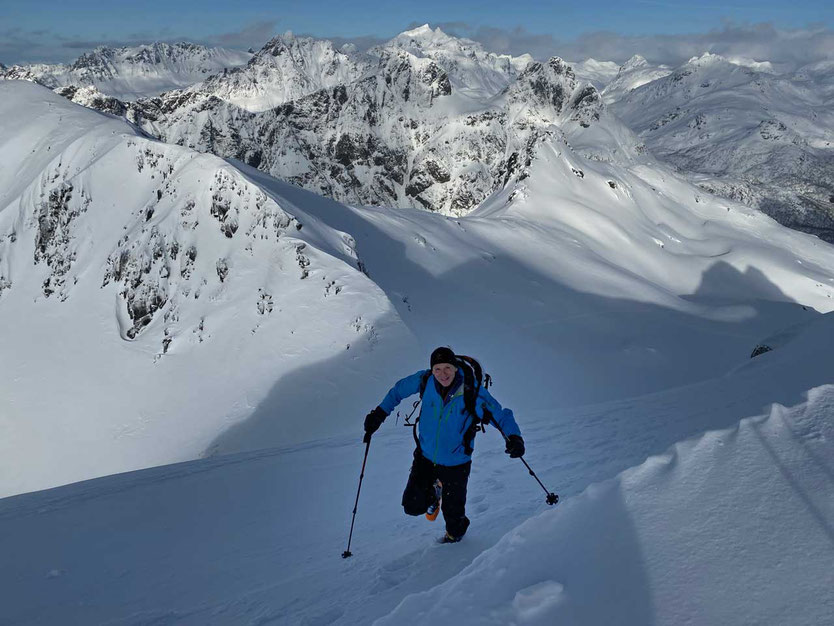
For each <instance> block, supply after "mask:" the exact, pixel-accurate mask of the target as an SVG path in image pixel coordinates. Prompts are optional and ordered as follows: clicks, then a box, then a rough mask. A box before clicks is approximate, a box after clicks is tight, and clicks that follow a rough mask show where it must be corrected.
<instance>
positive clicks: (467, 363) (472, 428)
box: [404, 354, 492, 456]
mask: <svg viewBox="0 0 834 626" xmlns="http://www.w3.org/2000/svg"><path fill="white" fill-rule="evenodd" d="M455 361H456V362H455V363H453V365H456V366H458V367H460V369H461V370H462V371H463V406H464V407H465V409H466V412H467V413H469V415H471V416H472V422H471V423H470V424H469V427H468V428H467V429H466V431H465V432H464V433H463V450H464V452H465V453H466V455H467V456H469V455H471V454H472V443H473V442H474V440H475V435H476V433H477V432H478V431H479V430H480V431H481V432H484V431H486V429H485V428H484V424H487V423H489V422H490V420H492V413H490V412H489V411H488V410H486V409H484V417H483V420H481V418H479V417H478V414H477V413H476V411H475V404H476V402H477V400H478V393H479V392H480V391H481V387H483V388H484V389H489V386H490V385H491V384H492V378H491V377H490V375H489V374H484V370H483V368H482V367H481V364H480V363H478V361H476V360H475V359H473V358H472V357H471V356H466V355H464V354H456V355H455ZM431 377H432V373H431V370H429V371H427V372H426V373H425V374H423V377H422V378H421V379H420V400H418V401H417V402H415V403H414V410H416V409H417V406H418V405H419V404H420V403H421V402H422V401H423V394H424V393H425V392H426V387H427V386H428V384H429V379H431ZM414 410H412V411H411V415H413V414H414ZM411 415H409V416H408V417H407V418H406V419H405V424H404V425H405V426H412V427H413V428H414V430H413V435H414V442H415V443H416V444H417V449H418V450H419V449H420V440H419V438H418V437H417V422H419V421H420V416H419V415H418V416H417V418H416V419H415V420H414V422H409V421H408V418H409V417H411Z"/></svg>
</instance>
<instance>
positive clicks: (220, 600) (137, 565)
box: [0, 315, 834, 626]
mask: <svg viewBox="0 0 834 626" xmlns="http://www.w3.org/2000/svg"><path fill="white" fill-rule="evenodd" d="M832 321H833V320H832V316H831V315H826V316H823V317H820V318H818V319H817V320H815V321H814V322H813V323H810V324H807V325H805V326H804V327H803V328H802V329H799V330H798V331H797V332H796V333H795V334H794V338H793V340H791V341H789V342H787V343H786V344H784V345H783V346H781V347H780V348H778V349H776V350H774V351H772V352H770V353H767V354H765V355H762V356H760V357H757V358H756V359H753V360H752V361H749V362H748V363H746V364H745V365H744V366H743V367H741V368H739V369H737V370H735V371H734V372H732V373H730V374H728V375H726V376H722V377H719V378H715V379H712V380H709V381H704V382H702V383H699V384H697V385H693V386H688V387H683V388H680V389H675V390H671V391H669V392H664V393H658V394H652V395H650V396H645V397H641V398H631V399H628V400H623V401H617V402H612V403H608V404H604V405H598V406H594V407H586V408H585V409H584V410H583V411H580V412H577V411H573V410H562V411H559V410H557V411H553V410H550V411H543V412H539V413H536V414H525V415H524V416H520V420H521V424H522V428H523V429H524V433H525V437H526V439H527V442H528V454H527V460H528V461H529V462H530V463H531V464H532V465H533V467H534V469H536V471H537V472H538V473H539V475H540V476H541V478H542V480H544V481H545V484H547V485H548V486H549V487H550V488H553V489H555V490H557V491H558V492H559V493H560V494H561V495H562V502H561V503H560V504H559V505H558V506H556V507H555V508H553V509H549V508H548V507H547V506H546V505H545V504H544V502H543V499H544V494H543V492H542V491H541V490H540V489H539V487H538V485H536V484H535V483H534V482H533V481H532V480H531V479H530V477H529V476H528V475H527V473H526V471H525V470H524V469H523V467H522V466H521V465H520V464H518V463H517V462H512V461H510V460H508V459H507V457H506V456H505V455H504V454H503V453H502V451H501V447H499V445H498V441H497V440H498V437H497V435H495V434H494V433H492V432H490V433H489V434H487V435H479V439H478V442H479V443H478V444H477V449H476V453H475V459H474V462H473V474H472V478H471V481H470V494H469V513H470V516H471V517H472V518H473V524H472V527H471V529H470V532H469V533H468V534H467V537H466V538H465V540H464V541H463V542H461V543H460V544H456V545H453V546H439V545H436V544H434V543H433V536H436V535H437V534H438V533H439V532H440V530H439V528H438V525H437V524H431V523H428V522H426V521H425V519H423V518H407V517H405V516H404V515H403V514H402V512H401V509H400V507H399V492H400V490H401V489H402V486H403V484H404V482H405V477H406V474H407V468H408V463H409V456H410V452H411V447H412V443H411V439H410V434H409V433H408V431H404V429H401V428H396V427H394V426H393V425H391V424H387V423H386V424H385V425H384V426H383V428H382V429H381V430H380V431H379V433H378V434H377V435H375V437H374V439H373V442H372V445H371V448H370V455H369V460H368V467H367V472H366V476H365V480H364V484H363V490H362V493H361V498H360V502H359V508H358V514H357V521H356V530H355V534H354V537H353V543H352V546H351V548H352V551H353V553H354V556H353V557H351V558H350V559H348V560H342V559H341V558H340V554H341V552H342V550H344V547H345V543H346V539H347V530H348V526H349V523H350V511H351V510H352V507H353V502H354V497H355V493H356V492H355V489H356V484H357V480H358V473H359V467H360V465H361V462H362V451H363V446H362V445H361V443H360V441H359V433H357V434H356V436H355V437H350V438H343V437H339V438H330V439H323V440H319V441H316V442H311V443H309V444H306V445H303V446H293V447H284V448H275V449H271V450H263V451H260V452H256V453H246V454H240V455H236V456H230V457H221V458H217V459H210V460H202V461H195V462H191V463H186V464H180V465H174V466H168V467H162V468H154V469H150V470H145V471H142V472H136V473H131V474H125V475H120V476H112V477H107V478H102V479H98V480H95V481H89V482H85V483H79V484H76V485H70V486H67V487H62V488H58V489H53V490H49V491H44V492H40V493H33V494H26V495H22V496H16V497H12V498H6V499H3V500H0V529H1V530H2V532H0V548H2V551H3V554H4V555H5V558H6V561H7V563H10V564H11V567H6V568H3V569H2V570H0V583H2V586H3V589H4V591H5V592H6V594H7V595H6V598H7V600H6V601H5V602H4V603H3V606H2V609H0V621H3V623H6V622H8V623H14V624H65V623H108V624H148V623H178V624H228V623H235V624H263V623H292V624H369V623H379V624H403V623H417V622H419V621H422V620H424V619H431V621H432V623H436V624H441V625H444V626H445V625H446V624H450V625H451V624H467V625H468V624H473V625H474V624H506V623H517V624H551V623H555V622H557V621H558V622H560V623H561V622H565V623H580V624H587V623H609V622H614V623H618V624H634V625H643V624H647V623H658V624H667V623H691V624H714V623H757V624H785V623H791V624H797V625H804V624H822V623H828V622H830V621H831V619H832V617H834V595H833V594H832V588H834V586H832V583H834V579H832V570H831V568H830V563H831V559H832V557H834V536H833V535H834V532H833V531H832V529H834V510H833V509H832V503H834V448H832V441H834V432H832V424H831V420H830V419H829V418H830V414H831V411H832V410H834V387H832V386H831V385H825V384H824V381H825V380H826V379H827V378H828V376H827V372H830V371H831V368H832V366H834V362H833V361H832V354H834V324H832ZM820 385H823V386H820ZM806 389H807V390H808V391H807V392H806ZM769 402H780V403H781V404H783V405H784V408H783V407H781V406H774V407H773V408H767V404H768V403H769ZM762 412H764V413H763V414H762ZM759 414H762V415H761V417H754V418H751V419H742V418H744V417H745V416H752V415H759ZM357 426H358V425H357ZM676 442H680V443H676ZM670 446H671V447H670ZM646 457H649V458H648V459H647V458H646ZM630 467H631V468H632V469H628V468H630ZM623 470H627V471H625V472H623ZM620 472H623V473H620ZM618 474H619V475H618ZM609 478H610V479H611V480H606V479H609ZM596 481H604V482H601V483H598V484H591V483H595V482H596Z"/></svg>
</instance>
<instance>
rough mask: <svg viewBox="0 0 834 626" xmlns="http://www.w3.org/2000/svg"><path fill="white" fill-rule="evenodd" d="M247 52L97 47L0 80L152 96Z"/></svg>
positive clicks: (186, 46) (15, 69)
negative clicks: (63, 61)
mask: <svg viewBox="0 0 834 626" xmlns="http://www.w3.org/2000/svg"><path fill="white" fill-rule="evenodd" d="M251 56H252V54H251V53H248V52H240V51H237V50H228V49H225V48H207V47H206V46H201V45H198V44H193V43H185V42H183V43H175V44H167V43H159V42H157V43H153V44H148V45H141V46H130V47H123V48H108V47H104V46H102V47H99V48H96V49H95V50H93V51H92V52H88V53H86V54H83V55H81V56H80V57H79V58H78V59H76V60H75V61H74V62H72V63H70V64H69V65H62V64H58V65H48V64H33V65H12V66H11V67H4V68H0V78H7V79H11V80H16V79H20V80H31V81H33V82H37V83H39V84H41V85H44V86H45V87H49V88H50V89H58V88H62V87H77V88H84V87H87V88H90V87H93V88H95V89H97V90H98V91H100V92H101V93H102V94H104V95H106V96H110V97H112V98H117V99H119V100H135V99H137V98H143V97H149V96H155V95H157V94H160V93H162V92H165V91H170V90H171V89H178V88H182V87H187V86H189V85H193V84H194V83H196V82H199V81H202V80H205V79H206V78H208V77H210V76H212V75H214V74H216V73H217V72H222V71H223V70H225V69H229V68H234V67H238V66H240V65H244V64H246V62H247V61H248V60H249V58H250V57H251Z"/></svg>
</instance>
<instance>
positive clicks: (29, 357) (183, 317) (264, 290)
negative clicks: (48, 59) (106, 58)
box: [0, 81, 414, 495]
mask: <svg viewBox="0 0 834 626" xmlns="http://www.w3.org/2000/svg"><path fill="white" fill-rule="evenodd" d="M0 120H2V122H0V124H2V125H0V154H2V161H0V327H2V328H3V329H4V330H3V332H2V333H0V352H2V354H3V358H2V360H0V395H2V397H3V410H2V411H0V430H2V432H3V436H2V437H0V459H2V460H0V466H1V467H2V471H0V476H2V479H0V494H3V495H8V494H10V493H19V492H22V491H29V490H34V489H39V488H44V487H48V486H53V485H55V484H61V483H66V482H72V481H76V480H81V479H84V478H90V477H93V476H100V475H103V474H108V473H115V472H118V471H126V470H129V469H136V468H140V467H148V466H151V465H158V464H162V463H170V462H173V461H178V460H186V459H193V458H196V457H198V456H199V455H200V454H201V453H202V452H204V451H205V450H206V448H208V447H209V445H210V444H211V442H212V441H213V439H214V438H215V437H216V436H217V435H218V434H219V433H220V432H222V431H224V430H225V429H226V428H228V427H229V426H230V425H232V424H234V423H236V422H237V421H239V420H241V419H242V418H244V417H246V416H248V415H250V414H251V413H252V411H253V409H254V408H255V407H257V406H258V405H259V404H260V403H261V401H262V400H263V398H264V397H265V396H266V395H267V393H268V391H269V390H270V388H272V387H273V385H274V384H275V383H276V381H281V380H284V381H285V382H288V381H289V380H291V373H292V372H295V373H296V374H295V375H298V373H299V372H300V371H303V370H304V369H305V368H307V369H308V370H309V371H310V372H312V371H313V370H315V368H316V366H317V364H321V363H326V362H331V366H330V367H332V371H329V377H328V379H327V382H326V384H322V385H319V386H317V387H312V386H307V387H305V388H304V389H306V391H305V390H302V389H300V388H298V387H296V390H295V393H293V394H292V395H291V396H289V397H288V396H286V395H284V396H283V397H279V398H275V399H274V400H273V401H272V402H271V404H270V407H269V413H270V417H271V419H272V420H273V421H276V422H278V423H283V426H282V427H279V429H282V430H283V431H284V432H283V435H282V440H283V441H286V442H291V441H301V440H304V439H305V438H308V437H310V436H313V435H316V436H320V435H321V433H322V432H323V430H322V429H323V428H324V429H325V430H327V429H332V432H333V433H337V432H340V431H341V432H346V431H347V430H348V426H347V424H346V423H345V422H343V421H339V420H334V419H332V417H331V415H330V412H331V409H332V407H333V406H334V403H335V402H336V400H337V399H338V400H339V402H340V403H341V405H342V407H343V408H344V409H345V410H349V411H352V412H358V411H360V410H362V409H364V407H365V404H366V399H365V398H364V396H361V395H359V396H356V395H354V399H353V400H351V395H352V393H351V391H350V389H352V388H355V387H356V386H357V382H358V381H359V380H362V379H363V378H366V377H374V376H379V375H381V374H383V373H384V372H386V371H387V364H388V363H389V362H390V361H391V360H393V359H395V358H396V355H397V354H399V353H400V352H401V351H402V350H405V349H409V348H410V347H411V346H413V345H414V344H413V338H412V335H411V333H410V332H409V331H408V330H407V329H406V328H405V326H404V325H403V324H402V322H401V321H400V320H399V317H398V316H397V314H396V312H395V311H394V309H393V307H391V305H390V303H389V301H388V299H387V298H386V296H385V294H384V293H383V292H382V291H381V290H380V289H379V288H378V287H377V286H376V285H375V284H374V283H373V282H371V281H370V280H369V279H368V278H367V277H366V276H365V275H364V274H363V273H362V272H361V271H360V269H359V267H360V262H359V259H358V258H357V256H356V251H355V249H354V246H355V244H354V242H353V240H352V239H351V237H350V236H349V235H348V234H345V233H341V232H337V231H334V230H332V229H329V228H327V227H326V226H321V225H319V224H317V223H316V222H315V221H313V220H309V221H308V220H307V219H306V217H303V216H301V214H300V213H298V214H296V213H295V207H293V206H292V205H291V204H290V203H287V202H284V201H277V200H275V199H273V198H271V197H270V196H268V195H267V194H266V193H265V192H264V191H263V190H262V189H260V188H259V187H257V186H256V185H253V184H251V183H250V182H249V181H247V180H246V179H245V178H244V177H243V176H242V175H241V174H240V172H239V171H238V170H237V169H235V168H234V167H233V166H232V165H230V164H228V163H226V162H224V161H222V160H221V159H219V158H217V157H214V156H209V155H201V154H197V153H194V152H192V151H189V150H187V149H184V148H180V147H177V146H169V145H165V144H161V143H159V142H157V141H154V140H152V139H149V138H147V137H146V136H144V135H143V134H142V133H141V132H140V131H138V130H137V129H136V128H135V127H132V126H130V125H128V124H126V123H125V122H124V121H123V120H121V119H117V118H114V117H110V116H106V115H103V114H100V113H97V112H94V111H91V110H89V109H86V108H84V107H81V106H77V105H74V104H71V103H69V102H68V101H66V100H64V99H63V98H61V97H59V96H57V95H55V94H54V93H52V92H50V91H49V90H47V89H45V88H43V87H40V86H38V85H35V84H32V83H28V82H25V81H3V82H0ZM362 355H367V356H368V357H369V358H367V360H366V359H365V358H363V356H362ZM334 359H335V360H336V362H338V363H339V365H336V364H335V363H333V360H334ZM218 364H222V365H221V366H218ZM309 375H310V376H312V373H310V374H309ZM299 392H300V393H299ZM302 407H303V410H304V411H308V412H309V413H308V414H306V417H305V416H300V417H299V419H298V420H296V419H292V420H288V419H287V418H282V417H281V416H282V415H296V414H298V412H299V411H300V410H301V408H302ZM322 421H324V422H329V423H330V426H327V427H325V426H323V424H322Z"/></svg>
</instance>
